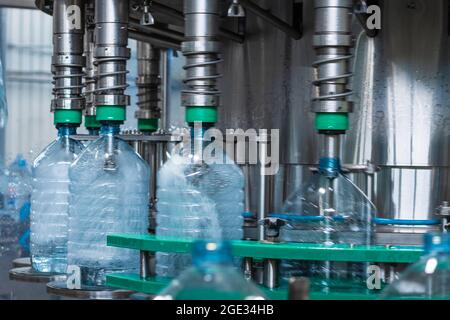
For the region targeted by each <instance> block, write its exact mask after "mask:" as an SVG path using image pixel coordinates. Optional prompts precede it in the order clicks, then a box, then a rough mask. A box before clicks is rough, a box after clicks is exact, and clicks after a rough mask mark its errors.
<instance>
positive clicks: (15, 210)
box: [2, 154, 32, 256]
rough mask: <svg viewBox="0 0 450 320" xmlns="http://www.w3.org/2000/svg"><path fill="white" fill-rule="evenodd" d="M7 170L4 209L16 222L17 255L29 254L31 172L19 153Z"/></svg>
mask: <svg viewBox="0 0 450 320" xmlns="http://www.w3.org/2000/svg"><path fill="white" fill-rule="evenodd" d="M7 172H8V175H7V185H6V190H5V192H2V194H3V197H4V202H3V203H4V210H5V211H6V212H7V214H8V215H9V216H10V217H12V218H13V219H14V221H15V222H16V229H18V230H17V231H16V234H15V236H16V237H17V238H18V239H17V243H16V244H17V247H18V251H20V252H18V255H19V256H24V255H27V254H29V234H30V231H29V228H30V197H31V191H32V186H31V185H32V178H31V172H30V171H29V169H28V164H27V161H26V160H25V159H24V158H23V156H22V155H20V154H19V155H18V156H17V157H16V159H15V160H14V161H13V162H12V163H11V164H10V165H9V167H8V170H7Z"/></svg>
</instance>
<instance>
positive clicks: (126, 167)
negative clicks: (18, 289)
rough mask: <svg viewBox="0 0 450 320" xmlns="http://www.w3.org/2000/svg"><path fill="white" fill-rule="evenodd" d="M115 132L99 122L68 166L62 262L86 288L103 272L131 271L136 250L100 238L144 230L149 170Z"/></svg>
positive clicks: (99, 282) (100, 279) (101, 279)
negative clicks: (74, 270) (93, 136)
mask: <svg viewBox="0 0 450 320" xmlns="http://www.w3.org/2000/svg"><path fill="white" fill-rule="evenodd" d="M119 130H120V128H119V126H103V127H102V129H101V133H100V138H99V139H97V140H96V141H93V142H92V143H91V144H89V146H88V147H87V148H86V149H85V150H84V151H83V153H82V154H81V155H80V157H79V158H78V159H77V160H76V161H75V162H74V163H73V164H72V166H71V168H70V180H71V184H70V191H71V197H70V218H69V243H68V264H69V265H70V266H76V267H78V268H80V271H81V284H82V286H86V287H89V286H103V285H104V284H105V279H106V277H105V275H106V273H114V272H137V270H138V268H139V252H138V251H135V250H127V249H120V248H113V247H108V246H107V245H106V236H107V235H108V234H112V233H137V234H142V233H146V232H147V228H148V215H149V186H150V168H149V166H148V165H147V163H146V162H145V161H144V160H143V159H142V158H141V157H140V156H139V155H138V154H137V153H136V152H135V151H134V150H133V149H132V148H131V147H130V146H129V145H128V144H127V143H126V142H125V141H123V140H121V139H118V138H117V137H116V135H117V134H118V133H119Z"/></svg>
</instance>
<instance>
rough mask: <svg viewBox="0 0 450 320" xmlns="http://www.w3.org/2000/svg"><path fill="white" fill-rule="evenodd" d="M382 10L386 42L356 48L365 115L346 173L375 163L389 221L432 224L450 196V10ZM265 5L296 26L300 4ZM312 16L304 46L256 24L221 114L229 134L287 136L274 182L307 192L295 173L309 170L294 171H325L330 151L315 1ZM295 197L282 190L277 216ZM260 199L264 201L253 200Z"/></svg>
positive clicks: (423, 4)
mask: <svg viewBox="0 0 450 320" xmlns="http://www.w3.org/2000/svg"><path fill="white" fill-rule="evenodd" d="M380 4H381V7H382V13H383V14H382V30H381V32H380V33H379V34H378V36H377V37H375V38H368V37H367V36H366V35H365V34H362V35H361V36H359V37H356V39H355V40H358V41H357V42H356V49H355V55H356V58H355V59H354V63H355V66H354V72H355V74H354V77H355V79H354V82H353V90H354V96H353V98H352V99H353V100H354V102H355V106H354V113H353V114H351V115H350V118H351V127H350V131H349V132H348V134H347V138H346V139H345V141H344V142H343V149H342V152H343V163H346V164H365V163H366V162H367V161H371V162H372V163H374V164H375V165H379V166H381V167H382V170H381V172H380V173H379V174H378V175H377V177H376V186H375V190H374V191H373V192H374V194H375V196H376V197H375V198H376V200H375V202H376V205H377V207H378V210H379V212H380V216H382V217H392V218H401V219H409V218H414V219H419V218H420V219H425V218H428V219H429V218H432V216H433V212H434V208H435V207H437V206H438V205H439V204H440V203H441V201H443V200H446V199H448V197H449V191H450V188H449V184H448V181H449V180H448V178H447V171H448V169H447V167H448V166H449V165H450V161H449V160H450V159H449V156H450V155H449V145H450V144H449V135H450V129H449V126H450V107H449V106H450V105H449V103H448V101H450V99H449V98H450V88H449V85H450V78H449V77H450V72H449V71H450V70H449V62H450V59H449V37H448V14H447V12H448V5H449V3H448V1H443V0H426V1H425V0H417V1H413V5H412V4H411V1H407V0H390V1H380ZM258 5H260V6H262V7H264V8H267V9H270V10H271V12H272V13H273V14H276V15H277V16H279V17H280V18H282V19H285V20H286V21H290V19H292V10H291V9H292V1H268V0H266V1H258ZM303 6H304V9H303V11H304V15H303V24H304V30H305V33H304V35H303V38H302V39H300V40H292V39H290V38H288V37H287V36H286V35H284V34H283V33H282V32H279V31H277V30H276V29H273V28H271V27H270V25H267V24H264V23H263V22H262V21H260V20H258V19H257V18H255V17H254V16H251V15H248V17H247V40H246V43H245V44H243V45H239V44H236V43H233V42H231V41H227V42H226V43H225V45H224V49H223V58H224V66H223V70H226V72H224V77H223V79H222V80H221V90H222V91H223V102H222V104H223V105H224V106H226V107H225V108H220V109H219V110H220V116H219V119H220V124H219V125H220V127H222V128H236V127H239V128H243V129H248V128H279V129H280V136H281V143H280V147H281V150H280V151H281V162H282V163H283V164H284V166H283V168H282V170H281V171H282V172H280V173H279V174H278V175H277V176H276V177H275V178H274V181H276V184H278V185H280V184H282V185H285V186H289V185H295V186H298V185H300V184H301V183H302V182H305V180H303V175H301V174H290V173H289V172H290V171H294V172H302V171H303V172H304V171H305V170H304V169H300V168H299V167H293V168H289V165H294V164H295V165H301V166H305V167H307V166H309V165H311V164H314V163H316V162H317V146H318V145H320V144H319V143H318V138H317V137H316V133H315V130H314V127H313V115H312V114H311V112H310V107H311V103H310V99H311V97H312V95H313V94H312V93H313V91H312V90H313V89H312V81H313V79H314V77H313V69H312V67H311V65H312V62H313V60H314V52H313V45H312V37H313V34H312V32H313V30H314V21H313V14H312V13H313V11H314V10H313V1H308V0H305V1H304V2H303ZM400 12H401V14H399V13H400ZM353 29H354V31H353V33H354V35H355V36H358V35H359V34H360V33H361V32H362V29H361V27H360V26H359V24H358V23H357V22H356V20H355V21H354V23H353ZM430 48H433V50H430ZM284 179H286V180H284ZM299 179H300V180H299ZM253 181H258V180H257V179H256V178H255V179H253ZM253 189H256V188H253ZM288 189H290V188H282V189H278V188H276V189H275V194H274V195H272V196H273V197H274V198H275V200H276V202H275V203H272V204H271V207H272V208H275V209H276V208H279V206H280V203H282V199H281V198H285V197H286V195H287V194H288V193H289V191H290V190H288ZM281 193H282V194H281ZM252 197H253V198H254V197H257V194H255V193H254V192H252ZM280 197H281V198H280Z"/></svg>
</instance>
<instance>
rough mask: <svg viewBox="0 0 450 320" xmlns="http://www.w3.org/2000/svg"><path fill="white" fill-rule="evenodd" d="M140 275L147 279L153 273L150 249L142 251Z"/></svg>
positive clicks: (140, 253) (140, 255) (140, 254)
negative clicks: (151, 270)
mask: <svg viewBox="0 0 450 320" xmlns="http://www.w3.org/2000/svg"><path fill="white" fill-rule="evenodd" d="M139 257H140V272H139V274H140V276H141V279H146V278H147V277H149V276H150V275H151V272H150V252H148V251H140V252H139Z"/></svg>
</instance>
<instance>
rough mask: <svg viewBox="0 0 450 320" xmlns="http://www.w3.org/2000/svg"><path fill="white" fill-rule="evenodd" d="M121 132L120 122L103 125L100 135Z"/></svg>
mask: <svg viewBox="0 0 450 320" xmlns="http://www.w3.org/2000/svg"><path fill="white" fill-rule="evenodd" d="M119 133H120V125H118V124H105V125H102V127H101V129H100V135H102V136H106V135H112V136H114V135H118V134H119Z"/></svg>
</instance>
